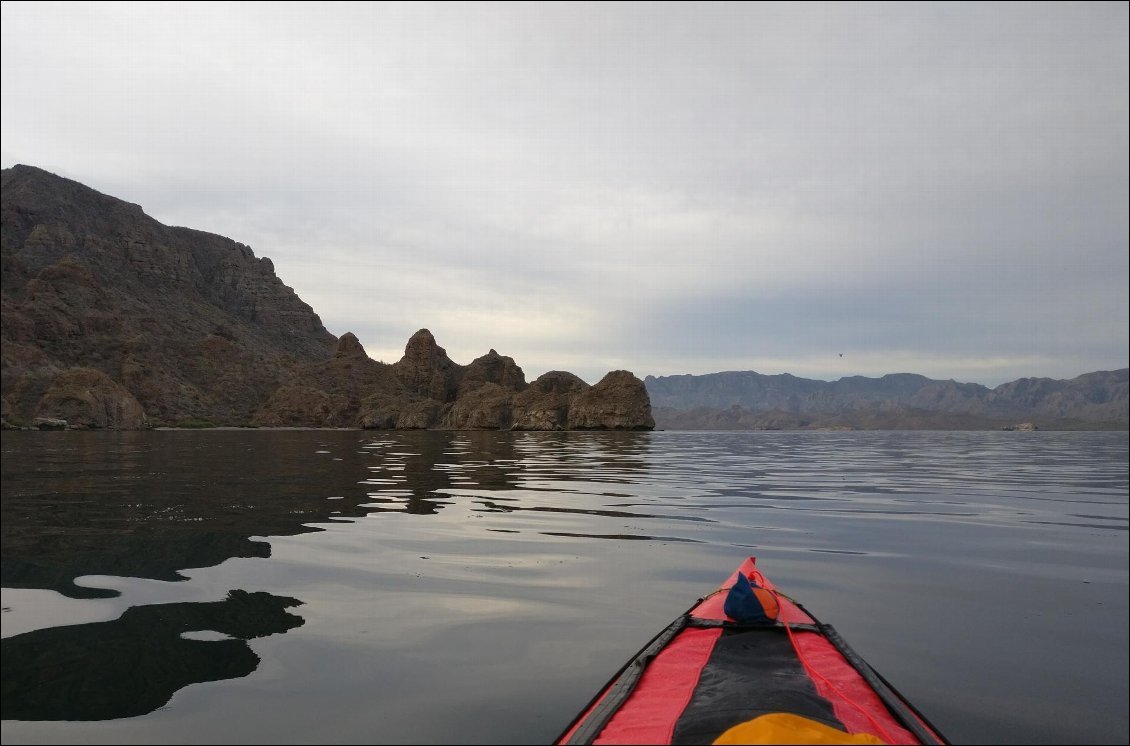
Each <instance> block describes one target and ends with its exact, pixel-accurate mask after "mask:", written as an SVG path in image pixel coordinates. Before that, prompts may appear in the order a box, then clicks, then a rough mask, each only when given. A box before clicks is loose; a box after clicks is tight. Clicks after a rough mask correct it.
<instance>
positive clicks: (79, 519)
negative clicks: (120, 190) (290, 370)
mask: <svg viewBox="0 0 1130 746" xmlns="http://www.w3.org/2000/svg"><path fill="white" fill-rule="evenodd" d="M2 463H3V467H2V469H3V472H2V477H3V479H2V484H3V504H2V507H3V515H2V531H3V545H2V548H3V562H2V571H3V578H2V580H3V613H2V614H0V618H2V620H3V635H4V640H3V658H2V661H3V665H2V679H3V700H2V701H3V717H4V722H3V732H2V735H3V741H4V743H18V742H23V743H44V742H52V741H56V742H57V741H68V742H75V741H82V742H86V743H122V742H133V743H138V742H143V743H174V742H175V743H229V742H235V743H264V742H277V743H296V742H308V743H310V742H319V743H455V744H460V743H539V742H541V743H547V742H550V741H551V740H552V739H553V738H554V737H555V736H556V735H557V734H558V732H559V731H560V730H561V729H562V728H563V727H564V726H565V725H566V724H567V723H568V721H569V720H570V719H571V718H572V716H573V715H574V714H575V713H576V712H577V711H578V710H579V709H580V708H581V707H582V706H583V705H584V704H585V702H587V700H588V699H589V697H590V696H591V695H592V694H593V693H594V692H595V691H596V690H597V688H598V687H599V686H600V685H601V684H602V683H603V682H604V681H605V680H606V679H607V678H608V677H609V676H610V675H611V674H613V673H614V672H615V670H616V669H617V668H618V667H619V666H620V665H621V664H622V663H623V662H624V660H626V659H627V658H628V657H629V656H630V655H631V654H632V653H634V652H635V651H636V650H637V649H638V648H639V647H640V646H641V645H642V644H643V643H645V642H646V641H647V640H648V639H649V638H650V637H651V636H652V635H653V634H655V633H656V632H657V631H658V630H659V629H660V628H661V627H662V626H664V625H665V624H667V623H668V622H669V621H670V620H671V619H672V618H674V617H675V616H676V615H678V614H679V613H680V612H682V611H683V610H685V609H686V608H687V607H688V606H689V605H690V604H691V602H693V601H694V600H695V599H696V598H697V597H699V596H700V595H703V594H704V593H707V592H709V591H710V590H712V589H713V588H714V587H715V586H716V585H717V584H718V583H719V582H721V581H722V580H723V579H724V578H725V577H726V576H727V575H728V574H729V573H730V572H731V571H732V570H733V568H734V567H736V566H737V564H738V563H739V562H740V561H741V560H742V558H743V557H745V556H748V555H751V554H752V555H756V556H757V557H758V558H759V561H760V565H761V567H762V570H763V571H764V572H765V573H766V575H768V576H769V577H770V578H771V579H773V580H774V581H775V582H776V583H777V584H778V585H779V586H780V587H781V588H782V590H784V591H785V592H786V593H788V594H790V595H792V596H794V597H796V598H798V599H799V600H800V601H802V602H803V603H805V605H806V606H808V608H809V609H810V610H812V611H813V612H814V613H815V614H816V615H817V616H820V617H821V618H823V619H824V621H827V622H830V623H832V624H833V625H835V626H836V627H837V629H839V630H840V632H841V633H842V634H843V635H844V636H845V637H846V638H847V640H848V641H849V642H850V643H851V644H852V645H853V646H854V647H855V648H856V650H858V651H859V652H860V653H861V654H862V655H863V656H864V657H865V658H867V659H868V661H869V662H870V663H871V664H872V665H873V666H874V667H875V668H877V669H878V670H879V671H880V672H881V673H882V674H883V675H884V676H885V677H886V678H887V679H889V680H890V681H891V682H892V683H893V684H894V685H895V686H896V687H897V688H898V689H899V690H901V691H902V692H903V693H904V694H905V695H906V696H907V697H908V698H909V699H910V700H911V701H913V702H914V703H915V704H916V705H917V706H918V707H919V708H920V709H922V710H923V711H924V712H925V713H926V715H927V716H928V717H930V718H931V720H933V721H934V722H935V724H936V725H937V726H938V727H939V728H941V729H942V731H943V732H944V733H945V734H946V735H947V736H948V737H949V738H950V739H951V740H953V741H954V742H956V743H1018V744H1019V743H1049V744H1050V743H1057V744H1058V743H1126V742H1127V740H1128V722H1127V696H1128V692H1127V670H1128V667H1127V647H1128V645H1127V625H1128V612H1127V595H1128V594H1127V575H1128V552H1127V536H1128V532H1127V527H1128V526H1127V518H1128V516H1127V501H1128V500H1127V495H1128V486H1127V472H1128V456H1127V434H1126V433H1047V432H1035V433H983V432H979V433H948V432H947V433H937V432H929V433H926V432H920V433H914V432H911V433H907V432H899V433H885V432H878V433H877V432H864V433H859V432H853V433H680V432H657V433H624V434H621V433H496V432H482V433H478V432H473V433H432V432H423V433H415V432H400V433H366V432H355V431H212V432H187V431H185V432H180V431H174V432H147V433H5V434H4V436H3V462H2Z"/></svg>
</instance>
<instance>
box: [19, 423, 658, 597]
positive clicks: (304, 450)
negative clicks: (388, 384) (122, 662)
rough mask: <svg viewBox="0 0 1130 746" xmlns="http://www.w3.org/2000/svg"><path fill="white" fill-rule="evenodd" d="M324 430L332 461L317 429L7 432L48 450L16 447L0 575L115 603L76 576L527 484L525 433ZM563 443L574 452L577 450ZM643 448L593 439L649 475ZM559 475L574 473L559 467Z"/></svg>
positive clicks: (266, 548) (195, 556) (136, 571)
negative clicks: (319, 445) (316, 439)
mask: <svg viewBox="0 0 1130 746" xmlns="http://www.w3.org/2000/svg"><path fill="white" fill-rule="evenodd" d="M249 435H253V436H254V437H251V438H249V437H248V436H249ZM313 435H315V436H317V435H319V434H313ZM320 435H321V436H323V439H324V440H325V441H326V442H327V443H333V444H334V446H335V447H334V448H333V449H332V455H331V454H330V452H329V451H326V452H322V453H317V454H314V453H311V436H312V433H311V432H310V431H263V432H254V433H248V432H245V431H215V432H210V433H208V434H207V436H208V437H206V438H201V437H200V434H199V433H192V432H176V431H172V432H166V433H163V434H161V435H159V436H156V437H155V435H154V434H153V433H139V432H121V433H112V432H104V433H67V434H66V435H65V436H59V435H48V434H41V433H26V434H24V433H18V434H7V435H5V439H8V438H13V439H15V438H21V439H27V438H35V439H37V440H38V441H39V443H38V447H36V448H32V449H28V448H13V449H10V450H6V451H5V453H4V483H3V501H2V503H0V511H2V514H0V519H2V520H0V536H2V544H0V553H2V565H0V581H2V584H3V585H4V587H6V588H43V589H49V590H54V591H57V592H59V593H61V594H63V595H65V596H69V597H71V598H107V597H112V596H116V595H118V592H117V591H115V590H110V589H105V588H92V587H88V586H86V585H77V584H75V582H74V581H75V578H78V577H82V576H84V575H110V576H117V577H138V578H152V579H154V580H164V581H177V580H184V579H185V576H184V575H183V574H182V573H181V571H182V570H186V569H189V568H198V567H213V566H216V565H219V564H220V563H222V562H224V561H225V560H228V559H230V558H233V557H242V558H251V557H261V558H267V557H270V556H271V547H270V544H268V543H267V542H266V541H262V540H257V539H256V538H255V537H266V536H293V535H297V534H302V533H309V532H312V531H321V530H323V529H322V528H320V527H318V526H316V525H310V524H317V523H327V522H332V521H339V520H349V519H355V518H359V517H361V516H364V515H366V514H368V513H378V512H406V513H411V514H415V515H434V514H436V513H437V512H439V511H440V510H441V509H442V508H443V506H444V505H445V503H446V502H447V501H448V500H449V499H450V495H449V494H447V492H445V490H450V489H453V488H482V489H490V490H507V489H514V488H515V487H516V486H517V485H518V475H519V472H521V471H522V468H521V467H520V466H519V465H518V461H519V459H520V458H521V456H522V455H523V454H522V453H521V452H520V449H519V448H518V446H517V445H516V440H517V438H499V437H498V435H497V433H475V432H470V433H435V432H427V433H398V434H397V437H396V439H395V441H393V440H389V439H385V438H382V437H381V435H380V434H379V433H377V434H374V435H372V436H368V435H364V434H361V433H357V432H355V431H354V432H351V431H325V432H324V433H321V434H320ZM537 436H544V437H538V440H539V442H541V441H544V440H546V439H547V438H548V439H549V441H553V440H554V434H536V435H535V436H531V437H537ZM601 436H603V437H601ZM558 440H559V441H560V442H559V444H558V445H559V447H560V448H559V450H560V452H561V453H562V456H563V457H565V456H568V455H569V453H570V451H575V450H576V449H577V448H578V444H577V442H576V441H575V440H574V441H569V440H568V439H567V438H565V437H563V436H562V437H559V438H558ZM345 442H352V443H356V444H357V445H350V446H345V447H342V444H343V443H345ZM638 442H639V441H638V440H632V439H631V438H627V437H624V435H623V434H618V433H607V434H597V437H595V438H593V439H590V440H589V441H587V442H586V446H587V448H589V449H590V450H591V449H593V448H594V444H595V446H596V448H595V451H594V452H592V453H589V454H587V457H588V458H589V459H590V460H591V462H592V463H593V466H594V473H598V471H599V469H598V467H599V464H600V462H601V460H602V459H604V460H607V459H609V458H611V459H614V460H615V461H616V466H617V471H618V473H621V474H623V473H625V472H628V473H630V472H631V471H632V470H633V468H635V469H637V470H638V468H639V467H640V462H639V461H638V460H636V459H633V458H632V453H633V448H634V447H638ZM571 444H572V445H571ZM601 451H603V456H602V455H601V453H600V452H601ZM107 456H112V457H113V460H108V459H107ZM313 456H319V457H320V458H312V457H313ZM547 466H549V465H547ZM529 472H530V467H529V466H527V467H526V468H525V473H526V477H527V478H528V477H529ZM210 475H214V476H212V477H210ZM219 475H222V477H220V476H219ZM551 476H552V478H553V479H560V480H564V479H569V478H575V476H570V475H569V472H568V471H567V470H565V469H562V468H560V464H559V465H558V469H556V470H555V472H554V473H552V474H551ZM44 484H48V485H50V489H49V490H45V489H44Z"/></svg>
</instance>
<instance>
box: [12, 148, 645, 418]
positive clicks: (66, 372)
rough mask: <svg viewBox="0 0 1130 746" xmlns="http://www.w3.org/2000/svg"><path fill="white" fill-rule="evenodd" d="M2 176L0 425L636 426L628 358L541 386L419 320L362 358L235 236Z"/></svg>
mask: <svg viewBox="0 0 1130 746" xmlns="http://www.w3.org/2000/svg"><path fill="white" fill-rule="evenodd" d="M2 179H3V181H2V186H3V189H2V205H0V217H2V227H0V262H2V270H3V278H2V281H0V290H2V296H0V310H2V312H3V313H2V317H0V318H2V321H0V405H2V417H3V422H4V423H5V424H6V425H27V424H31V423H34V422H35V421H36V420H37V419H38V420H40V421H43V422H44V423H45V424H46V423H47V422H51V423H54V424H57V422H56V421H62V420H65V421H66V422H67V423H68V424H69V425H70V426H71V427H76V426H77V427H87V428H138V427H146V426H157V425H173V426H178V425H179V426H208V425H236V426H246V425H256V426H301V427H372V428H444V429H479V428H502V429H506V428H511V427H518V428H520V429H569V428H592V427H599V428H603V429H645V428H650V427H652V426H653V424H654V423H653V422H652V420H651V413H650V405H649V403H648V400H647V391H646V390H645V389H644V386H643V382H642V381H639V379H636V378H635V377H634V376H632V375H631V374H630V373H628V374H625V373H623V372H616V373H615V374H609V376H610V378H606V379H605V381H601V382H600V383H599V384H597V385H596V386H593V387H590V386H588V384H586V383H584V382H583V381H581V380H580V379H579V378H576V377H575V376H573V377H572V378H573V379H575V381H574V382H573V383H572V384H571V385H570V386H568V387H566V389H567V390H566V389H561V388H560V387H558V386H556V385H555V384H553V385H549V386H548V389H549V390H548V391H543V388H541V387H538V386H537V385H535V386H534V387H529V386H527V384H526V380H525V375H524V374H523V372H522V369H521V368H520V367H519V366H518V365H517V364H516V363H515V362H514V360H513V359H511V358H509V357H505V356H503V355H499V354H498V353H497V352H495V351H494V350H491V351H490V352H488V353H487V354H486V355H484V356H482V357H480V358H478V359H476V360H474V361H472V362H471V363H470V364H469V365H466V366H464V365H459V364H457V363H455V362H453V361H452V360H451V359H450V358H448V356H447V353H446V352H445V351H444V349H443V348H442V347H440V346H439V345H438V344H436V341H435V339H434V338H433V336H432V334H431V333H430V332H429V331H428V330H426V329H421V330H420V331H419V332H417V333H416V334H415V335H413V336H412V338H411V339H410V340H409V341H408V345H407V347H406V348H405V351H404V357H403V358H402V359H401V360H400V361H399V362H397V363H395V364H393V365H385V364H383V363H379V362H376V361H374V360H371V359H370V358H369V357H368V356H367V355H366V354H365V351H364V349H363V348H362V346H361V343H360V342H359V341H358V339H357V338H356V337H355V336H354V335H352V334H345V335H344V336H342V337H341V339H336V340H335V338H334V336H333V335H332V334H330V333H329V332H328V331H326V329H325V327H324V326H323V325H322V322H321V320H320V319H319V318H318V316H317V314H315V313H314V311H313V310H312V309H311V308H310V307H309V306H308V305H306V304H305V303H304V302H303V301H302V300H301V299H300V298H299V297H298V296H297V295H296V294H295V293H294V291H293V290H292V289H291V288H289V287H287V286H286V285H284V284H283V282H282V281H281V280H280V279H279V278H278V277H277V276H276V275H275V271H274V266H273V265H272V263H271V261H270V260H269V259H267V258H266V257H256V256H255V254H254V252H253V251H252V250H251V249H250V248H249V247H248V246H245V245H243V244H240V243H237V242H235V241H232V240H230V239H227V238H224V237H222V236H217V235H213V234H210V233H204V232H202V231H196V230H191V229H188V228H173V227H169V226H166V225H162V224H161V223H159V222H157V221H156V220H154V219H152V218H150V217H149V216H147V215H146V214H145V213H144V212H143V211H142V209H141V208H140V207H138V206H137V205H134V204H131V203H128V202H124V201H122V200H120V199H116V198H114V197H110V196H107V195H104V194H101V193H99V192H96V191H95V190H93V189H90V188H89V187H86V186H84V185H82V184H79V183H78V182H75V181H71V180H69V179H65V178H62V177H59V176H56V175H54V174H51V173H48V172H46V171H43V170H41V169H38V168H33V167H30V166H15V167H13V168H11V169H5V170H4V171H3V177H2ZM547 375H548V374H547ZM562 375H569V374H562ZM543 378H544V377H543ZM539 380H540V379H539ZM551 380H556V379H553V378H552V377H551ZM606 381H608V382H607V383H606ZM633 381H634V383H633ZM535 384H536V382H535ZM531 388H532V389H533V391H532V393H527V390H528V389H531ZM521 395H525V397H524V398H522V399H520V400H518V398H519V397H520V396H521ZM550 413H552V416H550Z"/></svg>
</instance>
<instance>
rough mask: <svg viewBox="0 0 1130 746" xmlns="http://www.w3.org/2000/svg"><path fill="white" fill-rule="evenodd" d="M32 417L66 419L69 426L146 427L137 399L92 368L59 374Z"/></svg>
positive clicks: (120, 428)
mask: <svg viewBox="0 0 1130 746" xmlns="http://www.w3.org/2000/svg"><path fill="white" fill-rule="evenodd" d="M35 417H37V418H46V419H58V420H66V422H67V425H68V426H69V427H72V428H74V427H79V428H115V429H119V430H139V429H142V428H145V427H148V426H149V423H148V421H147V420H146V419H145V411H144V410H143V409H142V408H141V405H140V404H138V403H137V399H135V398H133V395H132V394H130V392H129V391H126V389H125V388H123V387H122V386H121V385H120V384H118V383H116V382H115V381H113V380H112V379H111V378H110V377H109V376H107V375H106V374H105V373H103V372H102V371H99V370H94V369H93V368H71V369H70V370H68V371H65V372H63V373H60V374H59V375H57V376H56V377H55V379H54V380H53V381H52V382H51V386H50V388H48V389H47V392H46V393H45V394H44V395H43V397H42V398H41V399H40V400H39V404H38V406H37V407H36V408H35Z"/></svg>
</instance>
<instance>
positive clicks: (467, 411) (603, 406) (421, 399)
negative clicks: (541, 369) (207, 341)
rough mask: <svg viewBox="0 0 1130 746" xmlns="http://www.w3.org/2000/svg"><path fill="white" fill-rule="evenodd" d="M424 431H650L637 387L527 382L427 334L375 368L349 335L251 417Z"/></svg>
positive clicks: (624, 376)
mask: <svg viewBox="0 0 1130 746" xmlns="http://www.w3.org/2000/svg"><path fill="white" fill-rule="evenodd" d="M297 422H304V423H306V424H308V425H313V426H335V427H363V428H369V429H393V428H396V429H433V430H511V429H513V430H593V429H599V430H650V429H652V428H653V427H654V426H655V421H654V420H653V419H652V417H651V405H650V402H649V400H648V397H647V390H646V389H645V388H644V385H643V381H641V380H640V379H639V378H636V377H635V376H634V375H632V374H631V373H630V372H628V371H612V372H611V373H609V374H608V375H606V376H605V377H604V378H603V379H602V380H601V381H600V382H599V383H597V384H596V385H594V386H589V385H588V384H587V383H585V382H584V381H582V380H581V379H580V378H578V377H577V376H575V375H573V374H572V373H565V372H561V371H554V372H551V373H546V374H545V375H543V376H541V377H540V378H538V379H537V380H536V381H534V383H533V384H527V383H526V377H525V374H524V373H523V372H522V369H521V368H520V367H519V366H518V365H517V364H516V363H515V362H514V360H513V358H510V357H506V356H504V355H499V354H498V353H497V352H496V351H494V350H491V351H490V352H488V353H487V354H486V355H483V356H482V357H479V358H476V359H475V360H473V361H472V362H471V363H470V364H469V365H460V364H458V363H456V362H454V361H452V360H451V358H449V357H448V356H447V351H446V350H444V348H443V347H440V346H439V344H438V343H437V342H436V340H435V337H434V336H433V335H432V333H431V332H430V331H429V330H427V329H421V330H419V331H418V332H416V333H415V334H413V335H412V337H411V339H409V340H408V344H407V345H406V346H405V348H404V356H403V357H402V358H401V359H400V360H399V361H397V362H395V363H393V364H392V365H385V364H383V363H378V362H374V361H373V360H370V359H369V358H368V357H367V356H366V355H365V353H364V351H363V350H361V348H360V345H359V343H358V342H357V340H356V338H355V337H354V336H353V335H352V334H346V335H344V336H343V337H342V338H341V342H340V343H339V346H338V351H337V353H336V354H335V356H334V358H333V359H331V360H329V361H326V362H323V363H317V364H313V365H308V366H304V367H302V368H300V369H298V370H296V371H295V373H294V374H293V378H292V379H291V380H290V381H287V382H285V383H284V384H283V385H282V386H280V388H279V389H278V391H276V392H275V394H274V395H273V396H272V397H271V398H270V400H268V401H267V402H266V403H265V404H264V405H263V407H261V408H260V409H259V411H258V412H257V413H256V415H255V423H256V424H258V425H290V424H295V423H297Z"/></svg>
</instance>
